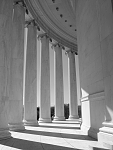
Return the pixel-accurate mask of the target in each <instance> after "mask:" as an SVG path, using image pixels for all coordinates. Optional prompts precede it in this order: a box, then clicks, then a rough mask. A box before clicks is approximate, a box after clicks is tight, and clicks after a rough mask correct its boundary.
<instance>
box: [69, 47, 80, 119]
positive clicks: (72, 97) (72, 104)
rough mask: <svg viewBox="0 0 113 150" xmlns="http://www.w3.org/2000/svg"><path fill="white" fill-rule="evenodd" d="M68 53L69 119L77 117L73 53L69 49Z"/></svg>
mask: <svg viewBox="0 0 113 150" xmlns="http://www.w3.org/2000/svg"><path fill="white" fill-rule="evenodd" d="M67 53H68V71H69V80H68V81H69V119H70V120H73V119H78V103H77V82H76V71H75V53H74V52H72V51H71V50H70V51H68V52H67Z"/></svg>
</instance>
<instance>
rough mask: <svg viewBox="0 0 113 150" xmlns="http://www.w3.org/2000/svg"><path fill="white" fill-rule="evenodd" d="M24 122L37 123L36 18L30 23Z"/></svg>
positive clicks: (28, 123) (27, 123)
mask: <svg viewBox="0 0 113 150" xmlns="http://www.w3.org/2000/svg"><path fill="white" fill-rule="evenodd" d="M24 123H25V125H37V27H36V24H35V22H34V20H32V21H31V22H30V23H29V24H28V35H27V51H26V71H25V98H24Z"/></svg>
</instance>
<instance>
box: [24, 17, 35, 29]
mask: <svg viewBox="0 0 113 150" xmlns="http://www.w3.org/2000/svg"><path fill="white" fill-rule="evenodd" d="M25 24H26V27H28V26H29V25H31V26H37V23H36V21H35V20H34V19H32V20H29V21H26V22H25Z"/></svg>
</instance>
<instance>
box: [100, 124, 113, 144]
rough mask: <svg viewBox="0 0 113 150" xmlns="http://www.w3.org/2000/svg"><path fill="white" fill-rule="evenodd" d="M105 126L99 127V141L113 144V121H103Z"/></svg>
mask: <svg viewBox="0 0 113 150" xmlns="http://www.w3.org/2000/svg"><path fill="white" fill-rule="evenodd" d="M103 125H104V127H102V128H100V129H99V133H98V141H99V142H102V143H109V142H112V144H113V122H103Z"/></svg>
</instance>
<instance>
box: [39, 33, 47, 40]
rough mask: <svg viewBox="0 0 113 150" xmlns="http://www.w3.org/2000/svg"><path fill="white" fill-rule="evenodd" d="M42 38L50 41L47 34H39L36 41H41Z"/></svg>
mask: <svg viewBox="0 0 113 150" xmlns="http://www.w3.org/2000/svg"><path fill="white" fill-rule="evenodd" d="M43 37H46V38H49V39H50V37H49V36H48V34H47V33H43V34H39V35H38V40H40V39H42V38H43Z"/></svg>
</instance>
